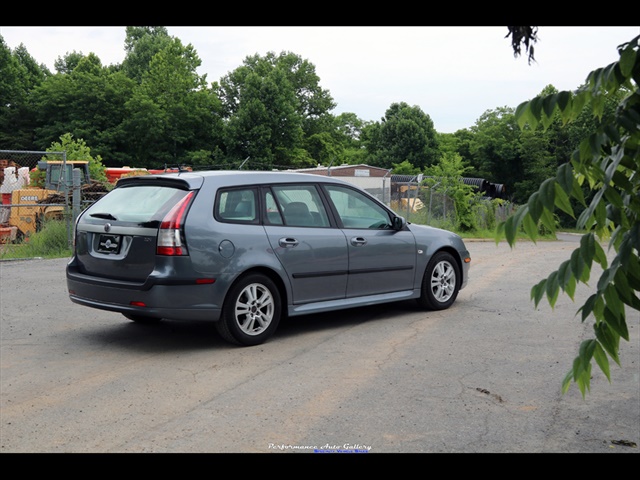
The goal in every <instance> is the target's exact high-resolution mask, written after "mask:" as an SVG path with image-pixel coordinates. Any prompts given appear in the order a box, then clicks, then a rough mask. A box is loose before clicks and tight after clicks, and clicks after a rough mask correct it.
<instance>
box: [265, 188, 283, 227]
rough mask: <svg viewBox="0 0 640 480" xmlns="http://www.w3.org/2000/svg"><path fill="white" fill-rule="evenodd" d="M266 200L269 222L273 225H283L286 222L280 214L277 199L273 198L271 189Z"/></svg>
mask: <svg viewBox="0 0 640 480" xmlns="http://www.w3.org/2000/svg"><path fill="white" fill-rule="evenodd" d="M264 200H265V201H264V204H265V207H266V209H267V215H266V218H267V222H269V223H271V224H273V225H283V224H284V222H283V221H282V215H280V211H279V210H278V205H277V204H276V199H275V198H273V193H271V191H267V192H266V194H265V197H264Z"/></svg>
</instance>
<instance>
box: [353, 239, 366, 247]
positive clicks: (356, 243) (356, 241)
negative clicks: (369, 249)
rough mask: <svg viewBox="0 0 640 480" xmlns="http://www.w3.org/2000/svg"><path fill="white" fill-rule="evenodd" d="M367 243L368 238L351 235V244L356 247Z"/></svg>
mask: <svg viewBox="0 0 640 480" xmlns="http://www.w3.org/2000/svg"><path fill="white" fill-rule="evenodd" d="M366 244H367V239H366V238H364V237H351V245H353V246H354V247H361V246H363V245H366Z"/></svg>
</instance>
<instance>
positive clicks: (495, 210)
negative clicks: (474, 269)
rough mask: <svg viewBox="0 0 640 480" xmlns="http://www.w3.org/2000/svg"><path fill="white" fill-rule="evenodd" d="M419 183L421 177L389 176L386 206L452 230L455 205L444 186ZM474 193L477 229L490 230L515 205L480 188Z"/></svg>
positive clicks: (414, 219) (402, 213)
mask: <svg viewBox="0 0 640 480" xmlns="http://www.w3.org/2000/svg"><path fill="white" fill-rule="evenodd" d="M421 182H422V178H421V176H410V175H394V176H392V181H391V194H390V195H391V196H390V201H389V202H388V203H387V205H389V207H391V208H392V209H393V210H394V211H395V212H396V213H398V214H400V215H402V216H404V217H405V218H406V219H407V221H410V222H413V223H418V224H421V225H431V226H434V227H438V228H444V229H446V230H455V229H456V227H457V223H458V222H457V220H458V219H457V217H456V207H455V204H454V201H453V199H452V198H451V197H450V196H449V195H447V190H446V187H443V186H442V185H441V184H439V183H436V184H435V185H433V186H428V185H424V184H421ZM478 193H479V195H477V196H476V197H475V199H474V200H473V204H472V208H473V214H474V218H475V222H476V228H478V229H480V230H493V229H494V228H495V227H496V225H497V224H498V223H499V222H501V221H504V220H506V219H507V218H508V217H509V216H510V215H511V214H513V213H514V211H515V209H516V208H517V205H515V204H513V203H511V202H509V201H506V200H504V199H496V198H493V197H489V196H483V193H484V192H480V191H479V192H478Z"/></svg>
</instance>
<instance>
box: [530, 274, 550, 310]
mask: <svg viewBox="0 0 640 480" xmlns="http://www.w3.org/2000/svg"><path fill="white" fill-rule="evenodd" d="M546 284H547V279H546V278H545V279H544V280H540V281H539V282H538V283H537V284H536V285H534V286H533V287H531V299H532V300H533V301H534V305H535V306H536V307H537V306H538V305H539V304H540V300H542V296H543V295H544V292H545V291H546Z"/></svg>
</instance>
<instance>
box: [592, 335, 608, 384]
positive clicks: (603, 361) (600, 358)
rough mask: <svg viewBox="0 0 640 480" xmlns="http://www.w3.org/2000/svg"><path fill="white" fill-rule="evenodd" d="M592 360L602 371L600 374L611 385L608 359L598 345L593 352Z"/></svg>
mask: <svg viewBox="0 0 640 480" xmlns="http://www.w3.org/2000/svg"><path fill="white" fill-rule="evenodd" d="M593 358H594V359H595V361H596V363H597V364H598V366H599V367H600V370H602V373H604V374H605V376H606V377H607V380H609V383H611V373H610V371H609V359H608V358H607V355H606V353H605V351H604V349H603V348H602V347H601V346H600V344H596V349H595V350H594V352H593Z"/></svg>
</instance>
